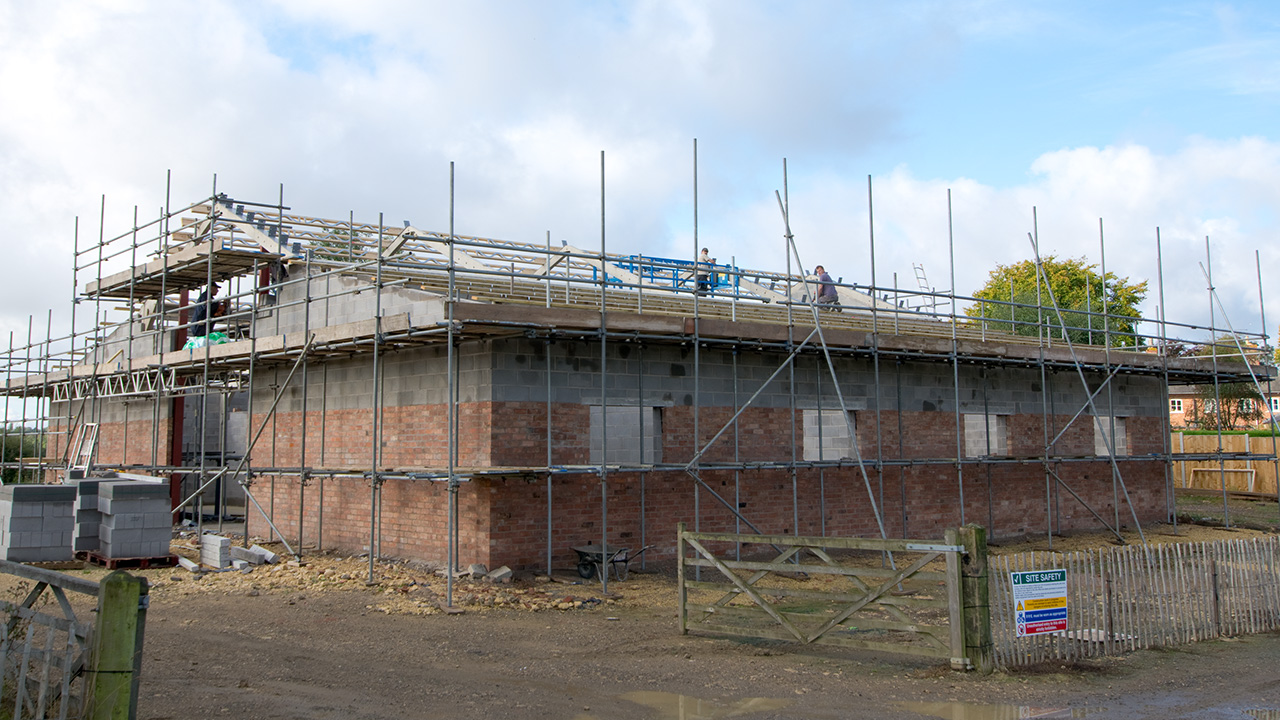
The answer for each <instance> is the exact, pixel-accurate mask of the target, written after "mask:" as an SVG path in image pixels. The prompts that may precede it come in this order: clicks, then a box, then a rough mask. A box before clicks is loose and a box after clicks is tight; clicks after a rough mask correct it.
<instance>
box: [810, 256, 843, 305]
mask: <svg viewBox="0 0 1280 720" xmlns="http://www.w3.org/2000/svg"><path fill="white" fill-rule="evenodd" d="M813 274H814V275H816V276H817V278H818V282H819V283H820V285H819V287H818V297H816V298H815V299H814V302H815V303H817V304H819V305H838V304H840V295H839V294H837V293H836V284H835V282H834V281H833V280H832V279H831V276H830V275H828V274H827V269H826V268H824V267H822V266H821V265H819V266H817V267H815V268H814V269H813ZM828 309H829V310H836V309H837V308H828Z"/></svg>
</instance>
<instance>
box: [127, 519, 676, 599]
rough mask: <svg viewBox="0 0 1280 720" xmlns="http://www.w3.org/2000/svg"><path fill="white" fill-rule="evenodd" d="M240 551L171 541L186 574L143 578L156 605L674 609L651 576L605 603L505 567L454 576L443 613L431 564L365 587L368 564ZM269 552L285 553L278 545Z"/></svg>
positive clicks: (590, 587) (220, 542) (393, 565)
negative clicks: (355, 598)
mask: <svg viewBox="0 0 1280 720" xmlns="http://www.w3.org/2000/svg"><path fill="white" fill-rule="evenodd" d="M240 545H242V542H238V541H232V540H230V539H228V538H219V536H216V535H211V534H206V535H204V536H202V537H198V536H194V535H191V536H187V537H180V538H178V539H176V540H175V541H174V543H173V545H172V551H173V552H174V553H176V554H177V555H178V556H179V557H180V558H182V563H181V565H182V568H186V569H182V568H174V569H167V570H151V571H146V574H147V576H148V578H149V579H150V581H151V583H152V598H153V600H156V601H163V600H164V599H166V598H170V597H174V598H180V597H184V596H189V595H195V594H207V593H221V594H224V595H241V596H245V597H250V598H266V599H278V600H280V601H283V602H285V603H287V604H297V603H302V602H306V601H307V599H308V598H314V597H316V596H317V595H321V594H323V593H329V592H364V593H368V594H369V602H368V604H367V605H366V606H365V607H366V610H368V611H370V612H380V613H387V614H397V615H436V614H441V613H445V612H447V611H449V610H452V611H456V610H457V609H462V610H465V611H467V612H484V611H491V610H504V609H505V610H520V611H530V612H547V611H569V610H583V609H591V608H596V607H604V606H607V605H611V604H616V603H621V602H623V598H624V594H625V596H626V597H631V596H632V595H633V593H634V592H635V591H636V590H638V589H639V587H640V586H641V585H651V586H653V587H654V589H655V594H657V593H661V595H663V596H665V598H666V602H668V603H671V602H674V595H672V594H671V590H670V585H669V582H667V581H665V580H658V579H657V578H656V577H653V576H644V575H635V576H633V577H632V578H631V579H629V580H628V581H627V582H626V583H622V584H621V585H613V584H611V585H610V595H609V596H608V597H602V596H601V593H600V586H599V585H598V584H594V583H591V582H581V581H580V579H579V578H576V577H575V578H573V580H563V579H557V580H552V579H551V578H549V577H547V576H546V575H545V574H525V573H521V574H520V575H519V576H517V575H516V574H515V573H513V572H512V571H511V570H510V569H509V568H506V567H502V568H497V569H496V570H493V571H489V570H488V569H487V568H485V567H484V566H483V565H473V566H471V567H470V568H468V569H467V570H465V571H462V572H458V573H455V575H454V581H453V607H452V608H450V609H449V610H446V608H445V603H446V597H447V591H446V583H447V578H445V577H444V573H443V571H442V570H441V569H439V568H438V567H436V566H434V565H431V564H428V563H420V562H403V561H389V560H383V561H381V562H378V563H376V564H375V566H374V577H373V582H372V583H370V582H369V561H368V556H362V557H346V556H340V555H336V554H329V553H316V552H314V551H311V552H308V553H307V554H305V555H304V557H303V560H302V561H297V560H287V558H288V557H290V556H287V555H283V554H281V555H276V554H275V552H273V551H272V550H269V549H268V548H267V547H264V546H263V545H254V546H253V547H252V548H249V549H247V550H246V549H245V548H243V547H240ZM213 547H216V548H217V550H216V551H214V552H213V554H212V557H210V555H209V554H207V553H208V552H209V549H211V548H213ZM271 547H276V551H282V550H283V548H279V547H277V546H275V545H272V546H271ZM250 554H252V555H255V556H256V558H255V560H256V561H255V560H249V559H248V556H249V555H250ZM202 556H203V557H206V558H209V559H211V560H213V559H214V558H216V559H217V560H216V562H220V561H223V559H224V558H228V557H229V558H231V560H230V563H229V564H228V566H227V567H225V568H218V567H213V566H212V565H211V564H209V563H205V564H201V562H200V561H201V558H202ZM268 557H270V558H271V559H270V560H268V559H267V558H268ZM242 558H244V559H242ZM557 577H559V576H558V575H557ZM567 577H568V576H567V575H566V578H567ZM659 586H660V587H661V589H658V588H659Z"/></svg>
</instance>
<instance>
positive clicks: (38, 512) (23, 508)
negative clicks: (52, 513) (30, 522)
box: [9, 502, 44, 518]
mask: <svg viewBox="0 0 1280 720" xmlns="http://www.w3.org/2000/svg"><path fill="white" fill-rule="evenodd" d="M9 517H34V518H40V517H44V508H43V507H42V506H41V503H33V502H15V503H14V504H13V509H11V510H10V511H9Z"/></svg>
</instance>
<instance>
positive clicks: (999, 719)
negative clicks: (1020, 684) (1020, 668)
mask: <svg viewBox="0 0 1280 720" xmlns="http://www.w3.org/2000/svg"><path fill="white" fill-rule="evenodd" d="M898 707H900V708H902V709H903V710H910V711H911V712H915V713H920V714H921V715H931V716H933V717H940V718H946V719H947V720H1023V719H1024V718H1082V717H1088V716H1089V715H1092V714H1093V713H1096V712H1102V710H1103V708H1062V707H1059V708H1055V707H1035V706H1031V705H983V704H980V703H964V702H904V703H898Z"/></svg>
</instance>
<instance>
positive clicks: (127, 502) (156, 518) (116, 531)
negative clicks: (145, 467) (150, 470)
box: [98, 480, 173, 558]
mask: <svg viewBox="0 0 1280 720" xmlns="http://www.w3.org/2000/svg"><path fill="white" fill-rule="evenodd" d="M98 512H100V513H102V527H101V528H100V529H99V531H98V532H99V538H100V543H99V545H98V554H99V555H101V556H103V557H107V558H159V557H165V556H167V555H169V541H170V539H171V538H172V537H173V514H172V508H171V505H170V500H169V486H168V485H165V484H161V483H150V482H135V481H130V480H112V481H106V482H102V483H99V484H98Z"/></svg>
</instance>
